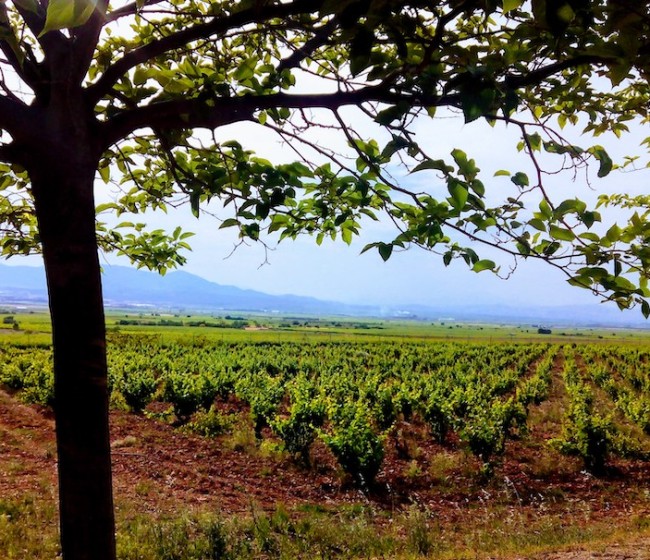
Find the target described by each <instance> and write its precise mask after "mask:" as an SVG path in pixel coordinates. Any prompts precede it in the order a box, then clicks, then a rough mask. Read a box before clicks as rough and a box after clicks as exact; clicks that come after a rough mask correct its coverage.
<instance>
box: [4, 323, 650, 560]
mask: <svg viewBox="0 0 650 560" xmlns="http://www.w3.org/2000/svg"><path fill="white" fill-rule="evenodd" d="M163 320H164V321H167V323H166V324H162V323H161V322H162V321H163ZM120 321H122V322H121V323H120ZM235 321H238V322H239V323H238V324H237V325H233V324H232V323H234V322H235ZM16 322H17V323H18V325H19V327H20V328H19V329H16V330H15V331H14V330H8V331H7V332H6V333H4V334H3V335H2V344H1V345H0V384H1V386H2V389H3V391H2V403H0V409H1V410H3V413H2V419H1V420H2V423H1V424H0V428H2V440H0V445H2V449H1V451H2V453H1V455H2V459H1V460H0V461H1V462H0V465H1V467H0V468H1V472H2V473H3V476H2V478H1V479H0V485H1V488H0V491H1V495H2V496H3V498H2V499H0V521H1V523H0V553H2V555H3V557H8V558H12V557H15V558H19V557H24V552H23V553H22V555H21V554H19V553H18V552H17V551H18V550H19V549H20V550H27V549H30V547H34V548H38V547H39V546H40V548H42V549H43V550H47V547H48V546H50V547H54V546H55V545H54V544H52V543H53V542H54V535H51V537H52V541H51V542H50V541H47V542H48V543H50V544H47V543H46V544H43V542H42V539H46V540H47V538H48V537H47V533H45V534H43V533H42V532H40V531H38V532H37V534H32V533H30V531H28V530H26V529H24V527H25V526H29V524H30V523H33V524H36V525H38V524H40V525H43V524H44V523H45V524H46V521H47V519H51V518H52V517H54V516H55V513H54V509H53V505H52V504H53V499H54V496H53V493H52V490H51V485H52V481H53V477H54V463H55V451H54V446H53V439H52V437H53V436H52V426H51V419H50V418H51V414H50V413H49V406H50V405H51V403H52V398H53V394H52V378H51V350H50V346H49V340H48V337H49V334H48V324H47V320H46V318H44V317H43V316H39V315H38V314H31V315H27V314H26V315H24V316H16ZM243 322H246V325H245V326H244V325H243V324H242V323H243ZM180 323H182V324H180ZM189 323H192V325H190V324H189ZM108 325H109V328H110V330H111V332H110V336H109V348H108V359H109V383H110V389H111V403H112V406H113V409H114V412H113V415H112V433H113V438H112V439H113V448H114V456H115V460H114V463H115V464H114V470H115V479H116V488H117V500H118V524H119V526H120V538H119V542H120V546H121V549H120V550H121V557H122V558H125V559H127V558H128V559H130V558H134V559H135V558H142V559H149V558H179V559H181V560H182V559H184V558H197V559H198V558H213V557H232V558H240V557H241V558H244V557H246V558H248V557H287V558H288V557H300V556H304V557H307V556H316V557H323V558H325V557H327V558H330V557H331V558H335V557H341V558H345V557H368V556H384V557H405V558H406V557H417V556H419V555H427V554H428V555H434V556H435V557H445V556H446V557H449V558H461V557H463V556H466V557H472V558H474V557H477V556H478V557H488V556H490V555H492V556H494V555H501V556H504V557H507V556H509V555H510V556H514V555H515V553H517V554H520V555H521V554H527V555H533V554H536V553H540V551H548V550H552V549H555V548H558V547H562V546H564V545H570V544H575V543H580V542H590V543H593V542H599V541H602V540H608V539H614V540H616V539H618V538H619V537H620V532H624V533H626V534H627V537H626V538H629V537H630V536H633V537H634V536H636V537H641V536H643V535H644V534H645V532H646V528H647V525H648V520H647V517H646V512H647V511H648V508H649V507H650V467H649V465H650V463H648V460H649V459H650V436H649V435H648V434H650V391H649V390H648V389H649V384H650V349H649V347H648V345H647V339H646V338H645V336H644V335H643V333H640V332H631V331H607V330H583V331H576V330H565V331H559V332H557V333H554V334H553V335H551V336H547V335H538V334H537V332H536V329H533V328H528V329H526V328H522V327H511V326H490V325H480V326H479V325H475V326H467V325H459V324H454V323H451V324H449V323H448V322H447V324H442V322H438V323H436V324H428V325H424V324H417V323H410V324H406V323H404V324H397V323H389V322H381V321H377V322H366V323H363V322H355V321H351V320H350V321H339V320H335V319H333V320H331V321H323V320H318V321H317V320H313V319H311V320H310V319H307V320H305V319H301V320H297V319H292V318H291V319H277V320H275V321H274V322H273V321H271V322H266V323H265V322H264V319H263V318H249V317H246V318H241V317H229V318H223V319H215V318H212V317H183V318H182V319H181V318H178V317H176V318H160V317H150V316H140V315H138V316H132V317H126V316H125V315H124V314H121V315H115V316H113V317H110V316H109V318H108ZM244 328H248V329H249V330H244ZM48 504H49V505H48ZM48 508H49V509H48ZM7 512H9V513H7ZM11 512H15V513H13V514H12V513H11ZM19 521H20V522H19ZM316 526H319V527H325V528H324V529H319V531H320V532H318V531H316V530H315V529H314V527H316ZM19 527H23V529H20V530H19ZM217 533H218V535H217ZM324 533H327V534H324ZM210 535H212V537H210ZM215 535H217V536H218V537H219V538H218V539H217V540H218V541H219V543H221V544H220V545H218V546H221V547H222V549H223V550H222V552H223V554H222V555H221V556H218V555H217V556H215V555H214V554H213V553H210V552H207V550H208V549H209V548H210V546H213V545H214V546H217V545H215V544H214V542H213V543H212V545H210V544H209V543H210V542H212V541H210V538H213V540H214V539H215V538H217V537H215ZM370 535H372V538H371V537H370ZM636 537H635V538H636ZM21 539H22V542H21ZM33 539H40V540H39V542H41V545H35V544H34V543H33V542H32V541H33ZM184 539H185V541H184ZM188 539H189V540H188ZM172 541H173V542H172ZM190 541H191V542H193V543H194V544H193V545H192V546H189V545H188V544H187V542H190ZM136 542H138V543H140V544H139V545H138V546H136V545H135V544H134V543H136ZM183 542H186V545H185V546H183V545H182V543H183ZM241 542H244V543H245V544H243V545H241V546H240V544H236V543H241ZM17 543H18V544H17ZM161 543H162V544H161ZM165 543H166V544H165ZM201 543H203V544H201ZM246 543H247V544H246ZM175 546H176V547H177V548H178V549H179V550H181V549H182V550H184V552H183V554H185V556H183V555H176V556H174V555H173V554H172V553H171V552H169V551H170V550H171V549H173V548H174V547H175ZM12 547H14V548H12ZM16 547H18V548H16ZM161 547H162V548H161ZM165 547H167V549H165V550H167V552H161V550H163V548H165ZM201 547H203V548H201ZM220 550H221V549H220ZM213 552H214V550H213ZM168 553H169V554H168ZM434 553H435V554H434ZM165 554H168V555H167V556H165ZM178 554H181V553H180V552H179V553H178ZM210 554H212V556H210ZM228 555H230V556H228ZM33 557H35V558H36V557H38V556H33ZM42 557H43V558H46V557H48V558H51V557H52V555H51V554H50V555H49V556H47V555H45V556H42Z"/></svg>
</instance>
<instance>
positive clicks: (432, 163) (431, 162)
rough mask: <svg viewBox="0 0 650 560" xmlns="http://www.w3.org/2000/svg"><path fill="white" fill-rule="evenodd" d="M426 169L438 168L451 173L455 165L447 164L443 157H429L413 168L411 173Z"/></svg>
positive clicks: (445, 172)
mask: <svg viewBox="0 0 650 560" xmlns="http://www.w3.org/2000/svg"><path fill="white" fill-rule="evenodd" d="M425 169H436V170H438V171H442V172H443V173H444V174H448V173H451V172H452V171H453V170H454V168H453V167H451V166H449V165H447V164H446V163H445V162H444V161H443V160H441V159H427V160H425V161H423V162H422V163H419V164H418V165H416V166H415V167H414V168H413V169H411V173H417V172H418V171H424V170H425Z"/></svg>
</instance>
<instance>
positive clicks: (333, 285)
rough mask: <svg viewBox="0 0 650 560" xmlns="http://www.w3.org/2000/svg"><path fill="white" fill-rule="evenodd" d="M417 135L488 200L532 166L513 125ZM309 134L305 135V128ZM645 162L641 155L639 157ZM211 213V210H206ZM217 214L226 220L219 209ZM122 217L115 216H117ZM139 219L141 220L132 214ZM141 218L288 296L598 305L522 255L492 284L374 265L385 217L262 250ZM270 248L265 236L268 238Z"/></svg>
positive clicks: (175, 220) (217, 266)
mask: <svg viewBox="0 0 650 560" xmlns="http://www.w3.org/2000/svg"><path fill="white" fill-rule="evenodd" d="M346 118H347V119H348V120H349V124H354V125H355V127H357V128H358V129H359V131H360V132H361V133H362V134H367V135H371V134H372V132H371V131H370V129H369V127H368V125H367V123H365V122H363V120H362V119H360V118H359V117H358V115H357V114H356V113H354V112H352V111H350V112H348V113H346ZM414 127H415V129H416V131H417V136H418V139H419V140H418V141H419V143H420V144H421V146H423V147H424V148H425V150H426V151H427V153H428V154H429V155H430V156H431V157H434V158H446V159H447V160H450V159H451V158H450V157H449V154H450V152H451V150H452V149H454V148H461V149H463V150H464V151H465V152H467V154H468V155H469V156H470V157H472V158H474V159H475V160H476V162H477V164H478V166H479V167H480V168H481V170H482V173H481V179H482V180H483V181H484V183H485V184H486V187H487V190H488V197H493V199H494V200H498V199H500V198H501V197H503V193H504V189H507V188H508V186H510V187H511V186H512V185H511V183H510V182H509V180H508V178H507V177H506V178H504V177H493V176H494V173H495V171H497V170H499V169H509V170H511V171H513V172H514V171H519V170H522V171H527V172H529V173H530V172H531V169H530V162H529V161H528V160H527V158H526V157H525V156H523V155H522V154H519V153H517V151H516V149H515V146H516V144H517V142H518V141H519V139H520V135H519V130H518V129H517V128H515V127H513V126H510V127H505V126H504V125H497V127H496V128H491V127H490V126H489V125H488V124H487V123H485V122H484V121H482V120H481V121H475V122H473V123H470V124H464V122H463V118H462V116H461V115H454V114H451V113H444V112H441V113H439V116H438V117H437V118H436V119H434V120H431V119H421V120H420V121H418V122H417V123H415V125H414ZM307 134H309V132H308V133H307ZM567 134H569V135H571V134H573V136H574V138H573V140H574V141H575V142H576V143H579V144H581V145H583V146H588V145H591V144H593V143H602V144H604V145H605V146H606V147H607V148H608V150H609V151H610V153H611V155H612V156H613V157H614V159H615V161H617V160H618V161H620V160H621V159H622V158H623V156H625V155H629V154H641V155H643V154H644V150H643V149H642V148H641V147H640V142H641V140H642V139H643V138H644V137H645V136H646V135H647V132H646V131H644V129H643V127H641V126H637V127H636V128H634V127H633V129H632V132H631V133H630V134H629V135H625V136H624V137H623V138H622V139H621V140H616V139H614V138H607V137H600V138H598V139H593V138H591V137H584V138H583V137H580V135H579V134H578V132H573V133H571V132H568V133H567ZM218 136H219V138H220V139H221V140H228V139H237V140H239V141H240V142H241V143H242V144H243V145H244V147H245V148H247V149H253V150H255V151H256V152H257V153H258V155H260V156H262V157H266V158H268V159H270V160H271V161H274V162H277V161H291V160H293V159H294V158H295V155H294V153H293V152H292V150H291V149H289V148H288V147H287V146H286V145H283V144H282V143H280V142H279V139H278V138H277V137H276V136H274V135H270V133H268V134H267V133H266V131H264V130H261V128H260V127H259V126H255V125H252V124H239V125H232V126H229V127H225V128H223V129H220V130H219V132H218ZM313 136H314V139H316V140H318V141H319V142H321V143H324V144H327V143H329V144H330V145H332V146H334V147H337V146H340V145H341V138H340V137H339V135H336V134H334V133H333V132H327V131H323V130H318V131H313ZM645 156H646V159H645V160H644V161H647V153H646V154H645ZM400 173H401V172H400V171H399V170H397V169H396V170H395V175H396V177H397V179H398V180H399V181H400V182H401V183H402V184H404V185H405V186H409V187H418V188H426V189H428V190H431V191H433V192H439V193H440V194H441V196H442V197H443V198H444V197H445V196H446V187H445V186H444V185H443V184H442V182H441V181H440V179H439V178H437V177H436V175H435V173H434V172H421V173H418V174H414V175H404V174H403V173H402V175H400ZM649 173H650V172H649V170H647V169H646V170H644V171H638V172H634V173H622V172H613V173H612V174H610V176H609V177H607V178H606V179H603V180H600V179H597V178H596V176H595V175H596V169H595V168H594V169H593V170H592V171H591V179H592V184H591V187H590V186H588V185H587V182H586V180H585V177H584V176H583V175H582V174H579V175H578V176H577V177H575V178H574V177H573V176H572V174H571V173H564V174H562V175H559V176H554V177H551V178H549V179H548V183H547V185H548V186H549V188H550V189H551V191H552V194H553V195H554V196H555V197H556V198H558V199H559V200H563V199H565V198H572V197H574V196H578V197H579V198H582V199H585V200H587V201H594V200H595V199H596V197H597V195H598V194H599V193H600V192H629V193H643V192H646V191H647V188H646V185H647V184H648V180H649V178H650V177H649ZM106 189H107V188H106V186H105V185H103V184H101V182H100V183H98V186H97V197H98V202H102V201H106V200H108V199H109V197H108V194H107V192H106ZM212 210H214V211H215V212H216V213H217V214H220V213H221V211H220V210H219V208H216V209H215V208H214V207H213V208H212ZM221 215H222V217H227V216H226V215H223V214H221ZM123 219H128V218H127V217H122V218H120V220H123ZM138 221H141V219H140V218H138ZM143 221H146V222H147V223H148V225H149V226H150V227H151V228H152V229H153V228H156V227H162V228H165V229H167V230H169V231H171V230H172V229H174V228H175V227H176V226H177V225H181V226H182V227H183V229H185V230H187V231H192V232H194V233H195V236H194V237H193V238H191V239H190V240H189V241H190V243H191V245H192V247H193V251H192V252H190V253H187V255H186V256H187V264H186V265H185V266H184V270H186V271H187V272H191V273H193V274H196V275H199V276H201V277H203V278H205V279H207V280H210V281H213V282H217V283H219V284H226V285H234V286H238V287H240V288H248V289H254V290H258V291H262V292H266V293H270V294H295V295H304V296H313V297H317V298H320V299H325V300H332V301H340V302H345V303H360V304H387V305H396V304H398V305H399V304H420V305H432V306H435V305H439V304H459V305H460V304H472V305H474V304H498V305H511V306H521V305H544V306H553V305H568V304H591V305H599V304H600V300H599V299H598V298H597V297H595V296H593V295H591V294H590V293H589V292H588V291H586V290H581V289H578V288H575V287H571V286H569V285H568V284H567V283H566V278H565V277H564V276H563V275H562V274H561V273H559V272H558V271H557V270H554V269H552V268H551V267H549V266H548V265H545V264H543V263H536V262H526V261H522V262H520V263H519V264H518V266H517V270H516V272H515V273H514V274H513V275H512V276H511V278H510V279H508V280H501V279H499V278H497V277H495V276H494V275H492V274H491V273H489V272H483V273H480V274H477V273H474V272H472V271H470V270H469V269H468V268H467V267H466V266H465V265H464V264H463V263H462V262H454V263H452V265H451V266H449V267H445V266H444V265H443V263H442V259H441V257H440V256H439V255H435V254H431V253H427V252H425V251H422V250H420V249H417V248H412V249H410V250H408V251H404V252H400V253H394V254H393V256H392V257H391V259H390V260H389V261H388V262H383V261H382V259H381V258H380V256H379V255H378V253H377V252H376V251H369V252H367V253H365V254H362V255H361V254H360V252H361V249H362V248H363V247H364V245H365V244H366V243H369V242H372V241H378V240H383V241H389V240H391V239H392V237H393V236H394V228H393V226H392V224H390V223H386V221H383V222H380V223H376V222H370V221H368V222H367V223H364V224H363V225H364V227H363V230H362V234H361V236H360V237H358V238H355V239H354V241H353V243H352V245H351V246H347V245H345V244H344V243H343V242H341V241H340V240H339V241H337V242H332V241H329V240H326V241H325V242H324V243H323V244H322V246H320V247H319V246H317V245H316V243H315V241H314V239H313V238H309V237H303V238H300V239H299V240H297V241H291V240H287V241H283V242H282V243H280V244H279V245H277V246H275V247H272V250H270V251H265V249H264V248H263V247H262V246H261V245H260V244H255V243H249V244H248V245H243V246H239V247H238V248H237V249H236V250H234V251H233V249H234V247H235V246H236V244H237V239H236V232H235V231H234V228H231V229H227V230H219V229H218V228H219V222H218V221H216V220H215V219H213V218H211V217H210V216H202V217H201V218H200V219H199V220H197V219H195V218H194V217H193V216H192V215H191V212H190V210H189V208H187V207H185V208H180V209H177V210H170V212H169V214H167V215H164V214H157V215H151V216H147V217H146V219H144V220H143ZM271 244H272V245H273V242H272V241H271ZM480 254H481V256H482V257H484V258H493V259H494V260H496V261H497V262H498V263H501V264H502V265H503V266H502V270H507V269H508V267H509V266H510V265H511V264H512V261H510V260H509V259H508V258H505V259H504V257H503V256H502V255H494V254H493V253H491V252H490V251H487V252H485V251H484V252H482V253H480ZM102 261H103V263H104V266H110V265H113V264H118V265H128V261H127V260H126V259H124V258H117V257H115V256H113V255H103V256H102ZM8 264H18V265H19V264H39V259H38V258H29V259H22V258H13V259H11V260H10V261H9V262H8Z"/></svg>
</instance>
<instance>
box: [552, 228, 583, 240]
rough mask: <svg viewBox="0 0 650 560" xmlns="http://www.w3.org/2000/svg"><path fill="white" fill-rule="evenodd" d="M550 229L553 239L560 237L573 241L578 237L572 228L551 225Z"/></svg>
mask: <svg viewBox="0 0 650 560" xmlns="http://www.w3.org/2000/svg"><path fill="white" fill-rule="evenodd" d="M548 231H549V233H550V234H551V237H553V239H559V240H560V241H573V240H574V239H575V238H576V236H575V234H574V233H573V232H572V231H571V230H569V229H565V228H561V227H558V226H551V227H550V228H549V230H548Z"/></svg>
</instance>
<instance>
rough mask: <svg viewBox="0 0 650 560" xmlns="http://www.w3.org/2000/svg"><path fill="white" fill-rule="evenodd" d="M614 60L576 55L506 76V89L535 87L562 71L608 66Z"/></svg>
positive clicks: (596, 56)
mask: <svg viewBox="0 0 650 560" xmlns="http://www.w3.org/2000/svg"><path fill="white" fill-rule="evenodd" d="M613 60H614V59H613V58H611V57H610V58H608V57H604V56H598V55H589V54H582V55H576V56H574V57H573V58H567V59H565V60H560V61H559V62H554V63H553V64H548V65H547V66H542V67H541V68H537V69H536V70H531V71H530V72H527V73H526V74H520V75H516V74H509V75H508V76H506V78H505V80H504V83H505V85H506V87H508V88H510V89H518V88H522V87H526V86H534V85H537V84H539V83H541V82H543V81H544V80H545V79H546V78H550V77H551V76H554V75H556V74H558V73H560V72H562V70H568V69H569V68H575V67H576V66H583V65H586V64H607V63H608V62H612V61H613Z"/></svg>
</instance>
